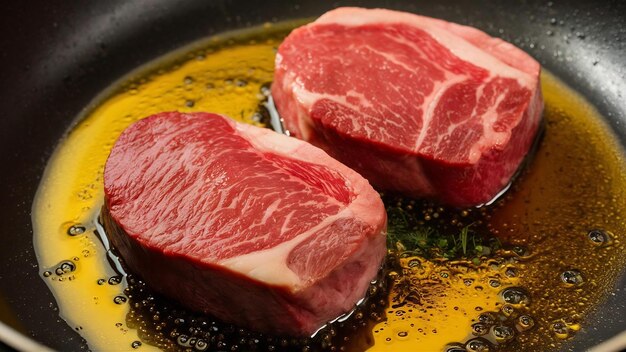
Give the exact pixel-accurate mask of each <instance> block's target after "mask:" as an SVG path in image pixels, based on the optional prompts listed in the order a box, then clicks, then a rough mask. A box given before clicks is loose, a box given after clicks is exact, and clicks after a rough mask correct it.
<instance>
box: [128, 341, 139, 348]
mask: <svg viewBox="0 0 626 352" xmlns="http://www.w3.org/2000/svg"><path fill="white" fill-rule="evenodd" d="M130 347H132V348H134V349H137V348H139V347H141V341H133V343H131V344H130Z"/></svg>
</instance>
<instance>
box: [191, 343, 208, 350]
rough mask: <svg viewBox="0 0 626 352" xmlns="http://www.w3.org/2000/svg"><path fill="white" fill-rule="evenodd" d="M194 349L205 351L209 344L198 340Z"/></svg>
mask: <svg viewBox="0 0 626 352" xmlns="http://www.w3.org/2000/svg"><path fill="white" fill-rule="evenodd" d="M194 347H195V348H196V350H197V351H206V350H207V348H209V344H208V343H207V342H206V341H204V340H198V341H196V344H195V346H194Z"/></svg>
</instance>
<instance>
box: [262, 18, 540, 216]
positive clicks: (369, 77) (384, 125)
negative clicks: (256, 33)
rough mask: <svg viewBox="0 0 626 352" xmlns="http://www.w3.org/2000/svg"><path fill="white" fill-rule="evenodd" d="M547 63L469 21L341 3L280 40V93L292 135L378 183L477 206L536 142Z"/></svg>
mask: <svg viewBox="0 0 626 352" xmlns="http://www.w3.org/2000/svg"><path fill="white" fill-rule="evenodd" d="M540 70H541V68H540V66H539V64H538V63H537V61H535V60H534V59H533V58H531V57H530V56H528V55H527V54H526V53H524V52H523V51H521V50H520V49H518V48H516V47H515V46H513V45H511V44H509V43H506V42H504V41H502V40H500V39H497V38H492V37H490V36H488V35H487V34H485V33H483V32H481V31H479V30H477V29H474V28H471V27H465V26H461V25H457V24H454V23H449V22H445V21H442V20H437V19H433V18H428V17H423V16H417V15H413V14H409V13H403V12H396V11H389V10H380V9H376V10H367V9H360V8H339V9H336V10H333V11H330V12H328V13H326V14H324V15H323V16H322V17H320V18H319V19H317V20H316V21H315V22H313V23H311V24H309V25H306V26H303V27H300V28H298V29H296V30H294V31H293V32H292V33H291V34H290V35H289V36H288V37H287V38H286V39H285V41H284V42H283V43H282V44H281V45H280V47H279V49H278V54H277V55H276V72H275V76H274V83H273V85H272V96H273V99H274V102H275V104H276V108H277V110H278V112H279V114H280V116H281V117H282V118H283V119H284V123H285V127H286V128H287V130H288V131H289V132H290V133H291V134H292V135H295V136H296V137H299V138H302V139H304V140H306V141H309V142H311V143H313V144H315V145H317V146H319V147H321V148H322V149H324V150H325V151H326V152H328V153H329V154H330V155H332V156H334V157H335V158H337V159H338V160H340V161H341V162H343V163H345V164H346V165H348V166H350V167H352V168H353V169H354V170H356V171H358V172H359V173H361V174H362V175H363V176H364V177H365V178H367V179H368V180H369V181H370V183H372V185H373V186H374V187H377V188H379V189H381V190H392V191H398V192H402V193H404V194H407V195H412V196H420V197H429V198H435V199H438V200H440V201H442V202H444V203H448V204H451V205H456V206H471V205H478V204H481V203H485V202H488V201H489V200H491V199H492V198H493V197H494V196H496V195H497V194H498V193H499V192H500V191H501V190H502V189H503V188H504V187H505V186H506V185H507V184H508V183H509V182H510V179H511V177H512V175H513V174H514V173H515V171H516V170H517V169H518V167H519V165H520V164H521V162H522V160H523V158H524V156H525V155H526V154H527V153H528V151H529V149H530V147H531V145H532V144H533V141H534V138H535V135H536V133H537V130H538V126H539V122H540V120H541V115H542V110H543V99H542V96H541V88H540V86H539V74H540Z"/></svg>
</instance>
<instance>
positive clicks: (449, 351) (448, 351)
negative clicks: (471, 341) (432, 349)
mask: <svg viewBox="0 0 626 352" xmlns="http://www.w3.org/2000/svg"><path fill="white" fill-rule="evenodd" d="M444 351H445V352H466V351H467V350H466V349H465V347H463V345H462V344H460V343H456V342H455V343H452V344H449V345H448V346H446V347H445V349H444Z"/></svg>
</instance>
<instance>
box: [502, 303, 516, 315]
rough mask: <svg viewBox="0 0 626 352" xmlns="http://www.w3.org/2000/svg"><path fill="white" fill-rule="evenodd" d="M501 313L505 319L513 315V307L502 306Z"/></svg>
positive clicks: (509, 305)
mask: <svg viewBox="0 0 626 352" xmlns="http://www.w3.org/2000/svg"><path fill="white" fill-rule="evenodd" d="M501 312H502V314H503V315H504V316H505V317H510V316H511V315H513V313H515V307H513V306H512V305H511V304H505V305H503V306H502V309H501Z"/></svg>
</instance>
